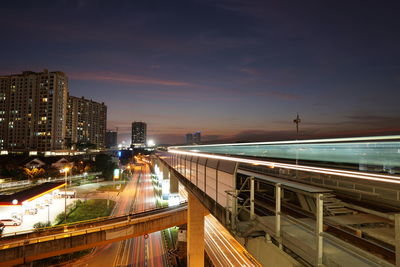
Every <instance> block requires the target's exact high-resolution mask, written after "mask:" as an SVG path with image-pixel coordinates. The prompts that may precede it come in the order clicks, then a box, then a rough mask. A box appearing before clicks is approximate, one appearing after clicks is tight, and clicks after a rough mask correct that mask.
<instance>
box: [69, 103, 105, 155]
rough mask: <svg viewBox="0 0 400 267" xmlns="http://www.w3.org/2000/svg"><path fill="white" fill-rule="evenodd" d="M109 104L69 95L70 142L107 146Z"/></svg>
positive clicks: (99, 146) (101, 147)
mask: <svg viewBox="0 0 400 267" xmlns="http://www.w3.org/2000/svg"><path fill="white" fill-rule="evenodd" d="M106 123H107V106H106V105H104V103H98V102H95V101H93V100H91V99H90V100H89V99H85V98H84V97H81V98H79V97H74V96H69V97H68V113H67V135H66V136H67V140H68V143H69V144H71V145H72V144H94V145H96V147H97V148H99V149H103V148H105V146H106Z"/></svg>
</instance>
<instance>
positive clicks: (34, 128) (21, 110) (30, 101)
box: [0, 70, 68, 151]
mask: <svg viewBox="0 0 400 267" xmlns="http://www.w3.org/2000/svg"><path fill="white" fill-rule="evenodd" d="M67 95H68V78H67V76H66V75H65V74H64V73H63V72H60V71H55V72H49V71H48V70H44V71H43V72H33V71H24V72H23V73H22V74H12V75H7V76H0V149H8V150H38V151H47V150H59V149H63V148H64V141H65V140H64V139H65V133H66V121H65V118H66V112H67Z"/></svg>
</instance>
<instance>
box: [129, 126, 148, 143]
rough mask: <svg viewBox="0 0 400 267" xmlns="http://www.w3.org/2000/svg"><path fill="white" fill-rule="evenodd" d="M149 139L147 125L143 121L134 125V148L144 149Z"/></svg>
mask: <svg viewBox="0 0 400 267" xmlns="http://www.w3.org/2000/svg"><path fill="white" fill-rule="evenodd" d="M146 139H147V125H146V123H144V122H141V121H135V122H133V123H132V144H131V145H132V146H133V147H144V146H146Z"/></svg>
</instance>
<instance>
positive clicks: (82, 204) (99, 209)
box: [59, 199, 115, 224]
mask: <svg viewBox="0 0 400 267" xmlns="http://www.w3.org/2000/svg"><path fill="white" fill-rule="evenodd" d="M107 201H108V200H107V199H89V200H87V201H81V200H77V201H76V203H75V207H74V209H72V211H71V212H70V213H69V214H68V216H67V223H72V222H79V221H85V220H90V219H96V218H98V217H105V216H108V215H110V213H111V211H112V209H113V208H114V205H115V202H114V201H111V200H109V205H107ZM61 217H62V216H61ZM63 223H65V221H64V220H61V221H60V222H59V224H63Z"/></svg>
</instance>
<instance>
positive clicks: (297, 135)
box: [293, 113, 301, 179]
mask: <svg viewBox="0 0 400 267" xmlns="http://www.w3.org/2000/svg"><path fill="white" fill-rule="evenodd" d="M293 122H294V123H295V124H296V140H299V123H300V122H301V119H300V116H299V113H297V117H296V119H294V120H293ZM298 153H299V152H298V147H297V148H296V165H298V164H299V154H298ZM297 173H298V170H297V169H296V179H297Z"/></svg>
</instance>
